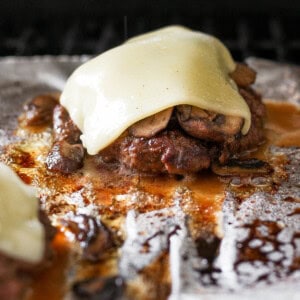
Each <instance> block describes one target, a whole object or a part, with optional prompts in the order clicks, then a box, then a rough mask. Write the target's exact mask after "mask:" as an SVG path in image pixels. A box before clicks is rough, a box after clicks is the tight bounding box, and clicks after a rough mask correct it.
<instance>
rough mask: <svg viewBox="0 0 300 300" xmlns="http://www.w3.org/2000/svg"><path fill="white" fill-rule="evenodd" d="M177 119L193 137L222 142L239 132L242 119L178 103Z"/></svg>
mask: <svg viewBox="0 0 300 300" xmlns="http://www.w3.org/2000/svg"><path fill="white" fill-rule="evenodd" d="M176 108H177V119H178V122H179V124H180V126H181V127H182V129H184V131H186V132H187V133H188V134H190V135H191V136H193V137H195V138H199V139H205V140H208V141H215V142H224V141H226V140H227V139H228V138H229V137H232V136H234V135H235V134H237V133H239V132H240V131H241V129H242V126H243V123H244V121H243V119H242V118H241V117H236V116H225V115H221V114H217V113H214V112H209V111H206V110H203V109H200V108H198V107H194V106H190V105H179V106H177V107H176Z"/></svg>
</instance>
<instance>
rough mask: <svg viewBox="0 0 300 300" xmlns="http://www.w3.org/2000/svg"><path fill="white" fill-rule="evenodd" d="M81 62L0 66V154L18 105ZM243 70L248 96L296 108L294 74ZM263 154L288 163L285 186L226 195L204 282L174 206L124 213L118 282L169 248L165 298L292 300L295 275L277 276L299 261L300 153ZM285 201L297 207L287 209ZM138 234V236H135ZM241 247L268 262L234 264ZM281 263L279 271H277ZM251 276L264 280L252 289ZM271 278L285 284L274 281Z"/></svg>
mask: <svg viewBox="0 0 300 300" xmlns="http://www.w3.org/2000/svg"><path fill="white" fill-rule="evenodd" d="M87 59H88V57H86V56H80V57H79V56H76V57H68V56H59V57H30V58H23V57H22V58H13V57H11V58H2V59H0V103H1V110H0V149H1V146H3V145H5V144H7V143H8V142H9V141H11V139H12V137H11V133H12V132H13V130H14V128H15V126H16V122H17V116H18V114H19V113H20V111H21V110H22V105H23V103H24V101H26V100H27V99H30V98H32V97H33V96H35V95H38V94H40V93H47V92H59V91H61V90H62V89H63V86H64V83H65V81H66V79H67V77H68V76H69V75H70V74H71V72H72V71H73V70H74V69H75V68H76V67H77V66H79V65H80V64H81V63H83V62H84V61H86V60H87ZM247 62H248V64H249V65H250V66H252V67H253V68H254V69H255V70H256V71H257V74H258V76H257V80H256V83H255V89H256V90H257V91H258V92H259V93H261V94H262V96H263V97H264V98H270V99H274V100H276V99H277V100H281V101H282V100H286V101H288V102H290V103H295V104H298V105H300V67H295V66H289V65H284V64H278V63H275V62H272V61H266V60H262V59H257V58H249V59H248V60H247ZM271 153H272V154H273V155H277V154H284V155H286V156H287V157H288V158H289V163H288V164H287V165H286V167H285V168H286V171H287V173H288V174H289V179H288V180H287V181H286V182H283V183H282V184H281V185H280V187H279V188H278V190H277V191H276V193H275V194H273V195H272V196H270V195H269V194H267V193H264V192H257V193H253V194H252V195H251V196H250V197H249V198H246V199H244V201H243V202H242V203H240V202H239V201H238V199H237V197H235V195H234V193H232V192H230V191H228V192H227V193H226V198H225V201H224V205H223V212H222V213H223V214H222V218H221V221H220V223H221V226H222V231H223V235H224V236H223V239H222V240H221V241H220V244H219V248H218V249H219V250H218V252H217V258H216V260H215V261H214V263H213V265H212V266H211V268H212V270H211V272H210V273H209V275H207V274H205V270H206V269H207V266H208V265H207V264H208V262H207V261H206V260H205V259H203V258H201V256H199V254H198V253H197V245H195V242H194V241H193V240H192V239H191V237H190V235H189V232H188V227H187V225H186V219H185V216H184V214H183V212H182V211H181V210H180V208H179V206H178V207H177V206H174V207H171V208H166V209H163V210H160V211H158V213H157V212H155V211H154V212H149V213H144V214H137V213H136V212H134V211H130V212H129V213H128V215H127V218H126V222H125V230H126V232H127V240H126V241H125V243H124V245H123V247H122V252H121V253H122V254H121V257H120V261H119V273H120V274H121V276H122V277H123V278H124V279H130V278H134V277H135V276H136V274H138V271H139V270H140V269H142V268H143V267H144V266H145V265H147V263H149V261H151V260H152V259H154V258H155V257H157V256H158V255H159V254H160V253H161V252H162V251H164V250H165V249H166V248H169V250H170V262H171V263H170V269H171V270H170V273H171V278H172V287H171V295H170V297H169V298H170V299H172V300H175V299H198V298H199V299H202V298H203V299H253V298H254V297H255V299H264V300H265V299H269V298H271V297H272V298H273V299H289V300H291V299H299V298H300V284H299V283H300V271H299V270H298V271H296V272H294V273H293V274H292V275H291V276H290V274H285V270H289V266H290V265H292V264H293V260H295V259H298V260H299V257H300V234H299V232H300V218H299V214H293V212H294V211H297V209H299V207H300V203H299V199H300V184H299V183H300V149H299V148H285V149H283V148H278V147H273V148H272V149H271ZM252 184H255V183H252ZM129 196H130V195H129ZM174 197H175V200H176V201H177V202H180V201H181V199H182V198H184V197H188V196H187V195H185V192H184V191H180V190H179V191H177V194H176V195H175V196H174ZM290 198H295V199H298V201H295V202H289V201H288V199H290ZM176 201H175V203H176ZM149 219H151V220H152V221H155V226H149ZM247 224H248V225H249V224H251V226H250V227H249V226H248V227H249V228H250V229H249V228H248V229H247V226H246V227H245V225H247ZM140 228H142V229H143V232H144V235H143V236H139V235H138V231H139V230H138V229H140ZM271 229H272V230H273V231H274V230H275V232H276V238H274V239H273V240H269V242H268V244H264V245H263V244H262V241H261V240H260V238H261V236H263V235H266V236H268V230H271ZM157 232H159V234H157ZM149 237H151V240H150V239H149ZM145 240H150V242H149V244H150V246H151V247H150V249H152V250H151V251H149V252H147V253H144V254H142V253H141V251H140V247H141V246H142V245H143V244H144V242H145ZM207 245H209V242H208V244H207ZM239 247H240V248H239ZM242 247H243V249H247V247H250V248H251V249H253V248H257V249H259V251H261V252H262V253H269V254H267V255H270V257H271V262H264V261H258V262H256V263H255V264H253V263H251V262H247V261H246V262H245V261H243V260H241V259H238V255H239V252H240V251H241V249H242ZM264 251H265V252H264ZM268 251H269V252H268ZM283 257H284V258H285V259H282V258H283ZM272 261H273V262H272ZM279 261H280V263H279ZM281 263H282V264H285V265H284V266H283V267H282V268H281V266H280V264H281ZM280 272H282V273H280ZM275 274H276V276H275ZM259 276H260V277H261V278H264V280H263V283H260V284H257V283H256V282H257V281H256V280H257V278H258V277H259ZM278 276H279V277H281V278H285V279H284V280H281V281H280V280H279V281H278ZM212 282H217V285H213V284H211V283H212ZM272 283H273V284H272ZM274 283H275V284H274Z"/></svg>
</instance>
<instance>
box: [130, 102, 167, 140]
mask: <svg viewBox="0 0 300 300" xmlns="http://www.w3.org/2000/svg"><path fill="white" fill-rule="evenodd" d="M172 112H173V107H170V108H168V109H165V110H163V111H161V112H159V113H157V114H155V115H153V116H150V117H148V118H145V119H143V120H141V121H139V122H137V123H135V124H134V125H132V126H131V127H130V128H129V133H130V134H131V135H133V136H135V137H145V138H149V137H152V136H154V135H155V134H156V133H158V132H160V131H161V130H163V129H165V128H166V127H167V125H168V123H169V121H170V118H171V115H172Z"/></svg>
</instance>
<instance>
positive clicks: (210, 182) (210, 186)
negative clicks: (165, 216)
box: [9, 102, 300, 300]
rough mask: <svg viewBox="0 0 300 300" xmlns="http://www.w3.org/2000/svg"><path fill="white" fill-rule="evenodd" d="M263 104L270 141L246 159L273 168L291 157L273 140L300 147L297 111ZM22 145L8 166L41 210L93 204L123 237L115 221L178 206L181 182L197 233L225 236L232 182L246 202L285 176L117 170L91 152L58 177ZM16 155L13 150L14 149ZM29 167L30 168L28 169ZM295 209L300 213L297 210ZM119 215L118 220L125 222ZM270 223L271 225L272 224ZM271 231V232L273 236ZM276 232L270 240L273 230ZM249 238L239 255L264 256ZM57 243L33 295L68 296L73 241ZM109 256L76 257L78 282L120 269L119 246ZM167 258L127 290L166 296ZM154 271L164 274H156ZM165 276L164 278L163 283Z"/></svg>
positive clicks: (287, 106) (186, 210)
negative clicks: (28, 185)
mask: <svg viewBox="0 0 300 300" xmlns="http://www.w3.org/2000/svg"><path fill="white" fill-rule="evenodd" d="M266 107H267V120H266V124H265V128H266V129H265V133H266V138H267V140H266V142H265V143H264V144H263V145H260V146H259V148H258V149H257V150H256V151H252V152H249V157H257V158H259V159H262V160H265V161H267V162H268V163H270V164H271V165H272V166H275V167H276V166H281V165H284V164H285V163H286V160H285V157H284V156H282V157H281V156H276V157H275V158H274V157H273V158H272V157H270V156H269V152H268V148H269V146H270V145H278V146H300V131H299V130H300V129H299V128H300V111H299V109H297V108H296V107H295V106H293V105H290V104H285V103H273V102H267V104H266ZM19 146H20V145H18V146H14V150H15V152H9V155H10V159H11V161H10V164H11V166H12V167H14V168H15V169H16V171H17V172H18V173H19V174H20V177H21V178H22V179H24V180H25V181H26V182H32V183H33V184H34V185H37V186H39V187H40V191H41V193H40V197H41V202H42V206H43V209H45V210H46V212H47V213H48V214H49V215H50V216H54V215H64V214H66V213H67V212H68V213H69V212H75V211H76V209H77V207H78V206H80V207H86V206H88V205H89V206H92V207H93V208H97V209H98V211H99V212H100V213H101V214H103V215H104V214H105V217H104V219H105V220H106V221H107V223H108V226H109V227H110V229H112V230H113V231H114V232H117V233H118V235H119V236H120V237H122V232H121V231H120V227H121V221H118V222H120V223H117V222H116V220H119V219H118V218H119V217H120V216H121V217H122V218H124V216H126V214H127V212H128V211H129V210H131V209H135V210H136V211H138V212H140V213H143V212H149V211H153V210H157V209H162V208H165V207H170V206H173V205H174V201H176V199H174V194H175V191H176V189H178V188H183V189H185V191H186V192H185V193H186V194H187V195H189V197H183V198H181V199H178V204H179V205H180V206H181V208H182V209H183V211H184V213H185V214H186V215H187V216H189V218H188V226H189V229H190V233H191V236H192V238H193V239H194V240H201V238H202V236H204V238H205V236H207V234H215V235H217V236H219V237H221V234H220V232H219V227H218V222H219V221H218V216H219V214H220V213H221V211H222V204H223V200H224V196H225V189H226V187H227V186H228V184H229V183H230V184H229V187H230V189H232V190H233V191H234V192H235V193H236V194H237V195H238V196H239V195H240V196H241V197H240V199H241V201H242V200H243V197H245V195H249V194H251V193H253V192H254V191H261V190H263V191H268V192H272V190H274V189H275V188H276V180H281V179H280V178H284V174H283V175H282V177H280V176H277V177H276V178H275V179H274V178H273V179H272V180H269V177H266V176H261V175H259V176H252V177H245V178H243V179H241V178H239V177H231V178H229V180H224V179H222V178H221V177H218V176H217V175H215V174H213V173H212V172H210V171H205V172H202V173H201V174H198V175H197V176H194V177H191V178H187V177H186V178H184V179H182V178H176V177H170V176H165V175H162V176H138V175H124V174H123V175H120V174H119V173H118V172H116V171H115V170H106V169H101V168H99V167H98V166H99V165H98V164H97V161H96V160H97V158H96V157H91V156H88V157H87V159H86V160H85V165H84V168H83V169H81V170H80V171H78V172H77V173H76V174H72V175H60V174H55V173H50V172H47V171H45V166H44V165H43V163H42V162H41V161H37V160H36V159H35V160H32V157H31V155H30V154H29V153H32V150H33V153H34V154H33V155H37V154H36V153H35V149H27V151H25V150H26V145H21V146H20V147H19ZM18 147H19V148H18ZM43 151H45V149H44V148H43V149H42V150H41V153H42V154H41V155H44V154H45V153H44V152H43ZM12 153H13V155H11V154H12ZM20 168H21V171H20ZM25 170H27V172H28V173H26V174H25ZM23 171H24V172H23ZM43 189H45V190H46V191H43ZM66 198H67V200H68V201H67V200H66ZM285 201H291V199H289V198H286V200H285ZM295 201H296V200H295ZM87 213H89V211H87ZM296 214H299V211H298V210H297V211H296ZM122 218H120V219H121V220H122ZM265 225H266V224H265ZM267 225H268V226H269V225H270V226H271V227H272V226H273V225H272V224H267ZM274 226H275V225H274ZM255 227H257V226H255ZM276 228H277V227H276ZM276 228H275V229H276ZM276 230H277V229H276ZM276 230H275V231H276ZM278 230H279V229H278ZM273 233H274V232H273V231H272V233H271V235H272V234H273ZM274 234H275V233H274ZM252 235H253V236H252V239H253V238H259V237H257V235H258V232H257V231H253V232H252ZM271 238H272V239H273V235H272V237H271ZM273 240H274V243H275V238H274V239H273ZM273 240H272V241H273ZM248 242H250V240H249V241H247V243H248ZM245 243H246V241H245V242H244V243H242V244H240V247H241V249H242V250H241V254H240V255H241V257H240V260H243V259H244V257H245V259H247V260H248V261H249V260H250V261H251V260H252V259H253V260H254V259H259V260H261V261H264V262H265V261H266V259H267V256H266V255H265V254H263V253H261V251H260V250H257V249H254V248H253V247H252V246H253V245H252V246H251V244H250V245H248V244H247V245H246V244H245ZM53 246H54V249H55V251H56V253H57V255H56V256H55V259H54V261H53V263H52V265H51V267H49V268H47V269H46V270H44V271H43V272H42V273H41V274H39V275H38V276H36V278H34V283H33V285H32V293H31V295H30V297H29V299H30V300H37V299H45V300H47V299H57V300H58V299H62V298H63V296H64V293H65V291H66V285H67V270H68V268H69V258H70V257H69V255H70V254H69V250H70V249H69V246H70V244H69V242H68V241H67V239H66V238H65V237H64V236H63V235H62V233H58V236H57V237H56V239H55V242H54V244H53ZM147 246H148V245H147V244H145V251H147ZM276 247H277V246H276ZM71 251H74V249H72V250H71ZM74 252H76V250H75V251H74ZM106 258H108V259H106ZM105 259H106V260H103V261H100V262H99V263H93V264H91V263H88V262H82V261H80V260H77V261H74V262H73V263H74V265H73V268H74V269H75V272H76V278H77V277H78V278H77V279H79V280H81V279H84V278H88V277H91V276H114V275H116V274H117V260H118V254H117V253H116V252H112V253H108V254H107V256H105ZM168 259H169V256H168V254H162V255H161V257H159V258H158V259H157V260H156V261H155V262H153V264H151V265H150V266H148V267H147V268H145V269H144V270H142V271H141V273H140V276H139V277H138V278H139V279H137V282H136V284H135V283H134V282H133V283H132V284H131V285H130V286H129V289H128V293H129V294H132V295H134V294H135V292H136V290H138V289H139V287H137V286H138V285H139V284H141V283H143V284H144V285H145V290H146V292H147V289H150V290H151V293H154V294H153V295H151V294H148V295H147V297H148V298H149V299H155V297H156V298H157V299H158V298H159V299H164V298H166V297H167V295H168V293H169V291H170V278H169V273H168V272H169V271H168V270H169V266H168ZM156 272H158V274H159V276H158V275H157V276H156V275H155V274H157V273H156ZM161 276H162V277H161ZM160 278H163V282H162V281H161V280H160ZM146 284H147V286H146ZM144 299H145V298H144Z"/></svg>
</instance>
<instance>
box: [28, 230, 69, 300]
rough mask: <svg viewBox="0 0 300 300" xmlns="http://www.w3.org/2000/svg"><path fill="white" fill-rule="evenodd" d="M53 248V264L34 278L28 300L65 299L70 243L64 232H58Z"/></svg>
mask: <svg viewBox="0 0 300 300" xmlns="http://www.w3.org/2000/svg"><path fill="white" fill-rule="evenodd" d="M53 248H54V249H55V255H54V258H53V261H52V262H51V265H50V266H49V267H46V268H45V269H44V270H43V271H42V272H39V273H38V274H37V275H36V276H35V277H34V278H33V283H32V286H31V292H30V293H29V295H28V298H27V299H26V300H41V299H43V300H53V299H63V298H64V295H65V293H66V291H67V272H66V270H67V268H68V266H69V259H70V258H69V253H70V244H69V242H68V241H67V239H66V237H65V236H64V235H63V234H62V233H60V232H59V233H57V235H56V237H55V239H54V241H53Z"/></svg>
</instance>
